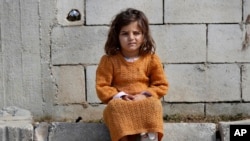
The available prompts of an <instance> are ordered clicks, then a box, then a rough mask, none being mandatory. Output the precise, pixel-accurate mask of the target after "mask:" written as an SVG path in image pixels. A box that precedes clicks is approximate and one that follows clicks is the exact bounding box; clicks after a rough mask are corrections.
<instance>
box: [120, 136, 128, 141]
mask: <svg viewBox="0 0 250 141" xmlns="http://www.w3.org/2000/svg"><path fill="white" fill-rule="evenodd" d="M119 141H129V139H128V136H124V137H122V138H121V139H120V140H119Z"/></svg>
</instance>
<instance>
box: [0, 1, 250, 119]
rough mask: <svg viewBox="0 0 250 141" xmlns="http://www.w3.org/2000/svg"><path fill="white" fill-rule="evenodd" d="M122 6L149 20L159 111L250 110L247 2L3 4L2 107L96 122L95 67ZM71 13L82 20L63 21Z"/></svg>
mask: <svg viewBox="0 0 250 141" xmlns="http://www.w3.org/2000/svg"><path fill="white" fill-rule="evenodd" d="M127 7H133V8H137V9H139V10H142V11H144V12H145V14H146V15H147V17H148V19H149V21H150V28H151V32H152V35H153V37H154V39H155V41H156V44H157V51H156V52H157V54H158V55H159V56H160V58H161V61H162V63H163V65H164V70H165V72H166V75H167V78H168V80H169V83H170V89H169V92H168V94H167V95H166V96H165V97H164V98H163V99H162V102H163V106H164V114H168V115H170V114H197V115H220V114H232V115H233V114H239V113H243V114H249V113H250V108H249V107H250V8H249V7H250V0H202V1H196V0H137V1H134V0H123V1H121V0H105V1H103V0H32V1H31V0H30V1H28V0H1V1H0V108H3V107H8V106H18V107H21V108H24V109H28V110H30V111H31V112H32V114H33V115H34V116H35V117H37V118H43V117H51V118H54V119H55V120H65V119H75V118H77V117H79V116H81V117H83V119H84V120H98V119H100V118H101V117H102V111H103V109H104V108H105V105H103V104H101V103H100V101H99V99H98V98H97V96H96V92H95V70H96V68H97V65H98V63H99V60H100V57H101V56H102V55H103V54H104V50H103V46H104V43H105V40H106V38H107V32H108V29H109V24H110V21H111V19H112V18H113V17H114V15H115V14H117V13H118V12H120V10H122V9H125V8H127ZM71 9H78V10H79V11H80V13H81V20H80V21H76V22H70V21H67V19H66V17H67V15H68V12H69V11H70V10H71ZM235 109H236V110H235Z"/></svg>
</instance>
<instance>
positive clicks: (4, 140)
mask: <svg viewBox="0 0 250 141" xmlns="http://www.w3.org/2000/svg"><path fill="white" fill-rule="evenodd" d="M232 124H245V125H250V120H242V121H234V122H220V123H219V124H218V127H219V132H220V136H221V138H219V137H216V132H217V129H216V126H217V125H216V124H215V123H164V133H165V135H164V137H163V141H201V140H202V141H229V132H230V131H229V127H230V126H229V125H232ZM0 140H1V141H14V140H18V141H110V136H109V131H108V129H107V127H106V126H105V125H104V124H103V123H83V122H79V123H69V122H52V123H46V122H42V123H37V124H34V125H33V124H31V123H28V122H22V121H8V122H4V121H0Z"/></svg>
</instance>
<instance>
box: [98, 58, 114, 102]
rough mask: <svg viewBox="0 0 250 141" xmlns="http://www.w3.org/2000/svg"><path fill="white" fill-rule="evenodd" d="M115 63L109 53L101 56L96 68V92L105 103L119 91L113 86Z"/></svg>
mask: <svg viewBox="0 0 250 141" xmlns="http://www.w3.org/2000/svg"><path fill="white" fill-rule="evenodd" d="M112 79H113V65H112V62H111V61H110V59H109V57H108V56H107V55H104V56H103V57H102V58H101V61H100V63H99V65H98V67H97V70H96V92H97V95H98V97H99V99H100V100H101V101H102V102H103V103H108V102H109V101H110V100H111V99H112V97H113V96H114V95H115V94H117V93H118V91H117V89H116V88H115V87H112Z"/></svg>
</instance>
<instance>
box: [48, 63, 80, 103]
mask: <svg viewBox="0 0 250 141" xmlns="http://www.w3.org/2000/svg"><path fill="white" fill-rule="evenodd" d="M52 73H53V76H54V78H55V83H56V84H55V85H56V86H57V87H58V91H57V93H56V95H55V104H72V103H73V104H76V103H83V102H85V74H84V68H83V66H80V65H78V66H54V67H53V68H52Z"/></svg>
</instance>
